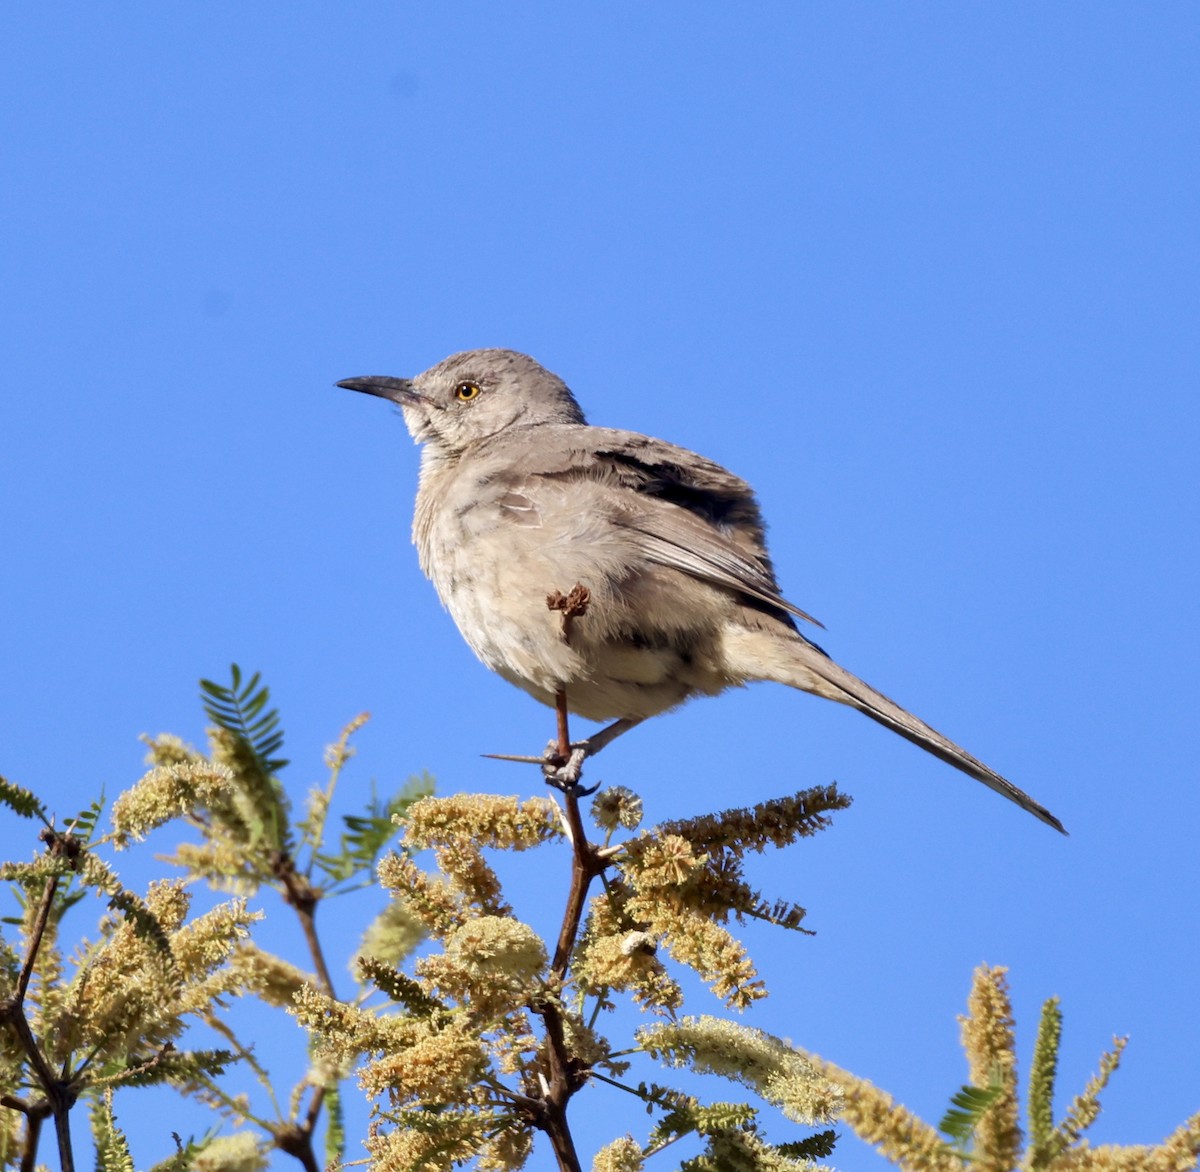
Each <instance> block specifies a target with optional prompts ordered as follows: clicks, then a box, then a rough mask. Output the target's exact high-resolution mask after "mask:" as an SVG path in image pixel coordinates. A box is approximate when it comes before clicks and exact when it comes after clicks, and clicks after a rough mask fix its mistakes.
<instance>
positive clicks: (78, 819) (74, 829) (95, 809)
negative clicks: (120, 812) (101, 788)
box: [67, 793, 104, 843]
mask: <svg viewBox="0 0 1200 1172" xmlns="http://www.w3.org/2000/svg"><path fill="white" fill-rule="evenodd" d="M103 811H104V794H103V793H101V795H100V796H99V797H98V798H97V799H96V800H95V801H94V802H92V804H91V805H90V806H87V807H85V808H84V809H82V810H80V811H79V813H78V814H76V815H75V817H74V818H71V819H68V821H67V829H68V830H69V831H70V832H71V834H72V835H73V836H74V837H75V838H77V839H79V841H80V842H83V843H87V842H90V841H91V838H92V835H93V834H94V833H95V832H96V823H97V822H99V821H100V815H101V813H103Z"/></svg>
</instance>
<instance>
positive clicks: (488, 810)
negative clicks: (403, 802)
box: [405, 794, 562, 850]
mask: <svg viewBox="0 0 1200 1172" xmlns="http://www.w3.org/2000/svg"><path fill="white" fill-rule="evenodd" d="M561 836H562V826H561V823H560V822H559V817H558V810H557V807H556V806H555V804H554V803H553V802H552V801H551V800H550V799H549V798H527V799H525V800H524V801H522V800H521V799H520V798H518V797H515V796H512V797H500V796H493V795H491V794H452V795H450V796H448V797H437V798H422V799H421V800H420V801H419V802H414V803H413V804H412V805H411V806H409V808H408V810H407V812H406V813H405V843H406V845H408V846H409V847H411V848H413V849H422V848H424V847H429V846H433V845H435V844H437V843H445V842H451V841H454V840H458V841H465V840H469V841H472V842H475V843H477V844H478V845H479V846H481V847H493V848H497V849H500V850H527V849H529V848H530V847H534V846H538V845H540V844H541V843H543V842H547V841H549V840H550V839H554V838H560V837H561Z"/></svg>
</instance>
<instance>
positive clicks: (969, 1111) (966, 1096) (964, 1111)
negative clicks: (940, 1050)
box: [938, 1071, 1004, 1149]
mask: <svg viewBox="0 0 1200 1172" xmlns="http://www.w3.org/2000/svg"><path fill="white" fill-rule="evenodd" d="M1002 1094H1004V1082H1003V1080H1002V1078H1001V1075H1000V1072H999V1071H993V1072H992V1077H991V1078H990V1079H989V1080H988V1085H987V1086H986V1087H976V1086H971V1085H970V1084H968V1085H967V1086H964V1087H962V1088H961V1089H960V1090H959V1091H958V1092H957V1093H956V1094H955V1095H954V1096H953V1097H952V1098H951V1100H950V1110H948V1111H947V1112H946V1114H945V1115H944V1116H943V1117H942V1121H941V1123H939V1124H938V1130H939V1131H940V1132H941V1133H942V1134H943V1135H945V1136H948V1137H949V1138H950V1139H951V1140H952V1141H953V1142H954V1143H955V1145H956V1146H958V1147H959V1148H963V1149H965V1148H966V1147H967V1146H968V1145H969V1144H970V1142H971V1139H972V1137H973V1136H974V1135H975V1129H976V1128H977V1127H978V1126H979V1121H980V1120H981V1119H982V1118H983V1116H984V1114H985V1113H986V1112H987V1110H988V1108H989V1107H991V1106H992V1105H993V1104H994V1103H995V1102H996V1100H997V1099H999V1098H1000V1096H1001V1095H1002Z"/></svg>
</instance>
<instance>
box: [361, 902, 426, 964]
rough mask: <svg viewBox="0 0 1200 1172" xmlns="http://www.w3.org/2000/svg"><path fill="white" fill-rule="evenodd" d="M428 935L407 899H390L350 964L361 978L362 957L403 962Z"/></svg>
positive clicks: (368, 927)
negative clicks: (406, 901) (359, 967)
mask: <svg viewBox="0 0 1200 1172" xmlns="http://www.w3.org/2000/svg"><path fill="white" fill-rule="evenodd" d="M424 938H425V926H424V925H423V924H422V923H421V921H420V920H419V919H418V918H417V917H416V915H415V914H414V913H413V911H412V909H411V908H410V907H409V906H408V904H407V903H405V901H404V900H403V899H392V900H389V901H388V904H387V907H385V908H384V909H383V911H381V912H380V913H379V915H377V916H376V917H375V919H373V920H372V921H371V923H370V924H369V925H368V926H367V930H366V931H365V932H364V933H363V937H362V941H361V943H360V944H359V946H358V951H357V952H356V953H355V954H354V956H352V957H351V958H350V964H349V968H350V971H351V973H353V974H354V977H355V979H356V980H357V979H358V976H359V970H358V962H359V959H360V958H364V957H373V958H374V959H376V960H381V961H383V962H384V963H385V964H390V965H396V964H399V963H400V961H402V960H403V959H404V958H405V957H406V956H408V955H409V953H411V952H412V950H413V949H414V948H416V946H417V945H418V944H420V943H421V941H422V940H423V939H424Z"/></svg>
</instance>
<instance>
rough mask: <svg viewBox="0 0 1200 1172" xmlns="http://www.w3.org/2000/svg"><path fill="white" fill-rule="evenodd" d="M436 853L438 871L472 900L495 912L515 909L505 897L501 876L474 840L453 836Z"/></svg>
mask: <svg viewBox="0 0 1200 1172" xmlns="http://www.w3.org/2000/svg"><path fill="white" fill-rule="evenodd" d="M434 854H435V855H436V857H437V865H438V870H439V871H441V872H442V874H443V875H445V876H446V877H447V878H448V879H449V880H450V882H451V883H452V884H453V885H454V888H455V890H456V891H459V892H461V893H462V895H463V897H464V898H465V899H466V900H467V901H468V902H469V903H471V904H473V905H474V906H475V907H477V908H480V909H482V910H483V911H485V912H490V913H492V914H493V915H506V914H508V913H510V912H511V911H512V909H511V908H510V907H509V906H508V904H506V903H505V902H504V899H503V897H502V892H501V889H500V877H499V876H498V875H497V874H496V872H495V871H493V870H492V868H491V867H490V866H488V863H487V860H486V859H484V857H483V851H482V850H480V849H479V844H478V843H475V842H472V841H471V840H470V839H453V840H451V841H450V842H443V843H439V844H438V845H437V846H436V847H435V848H434Z"/></svg>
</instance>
